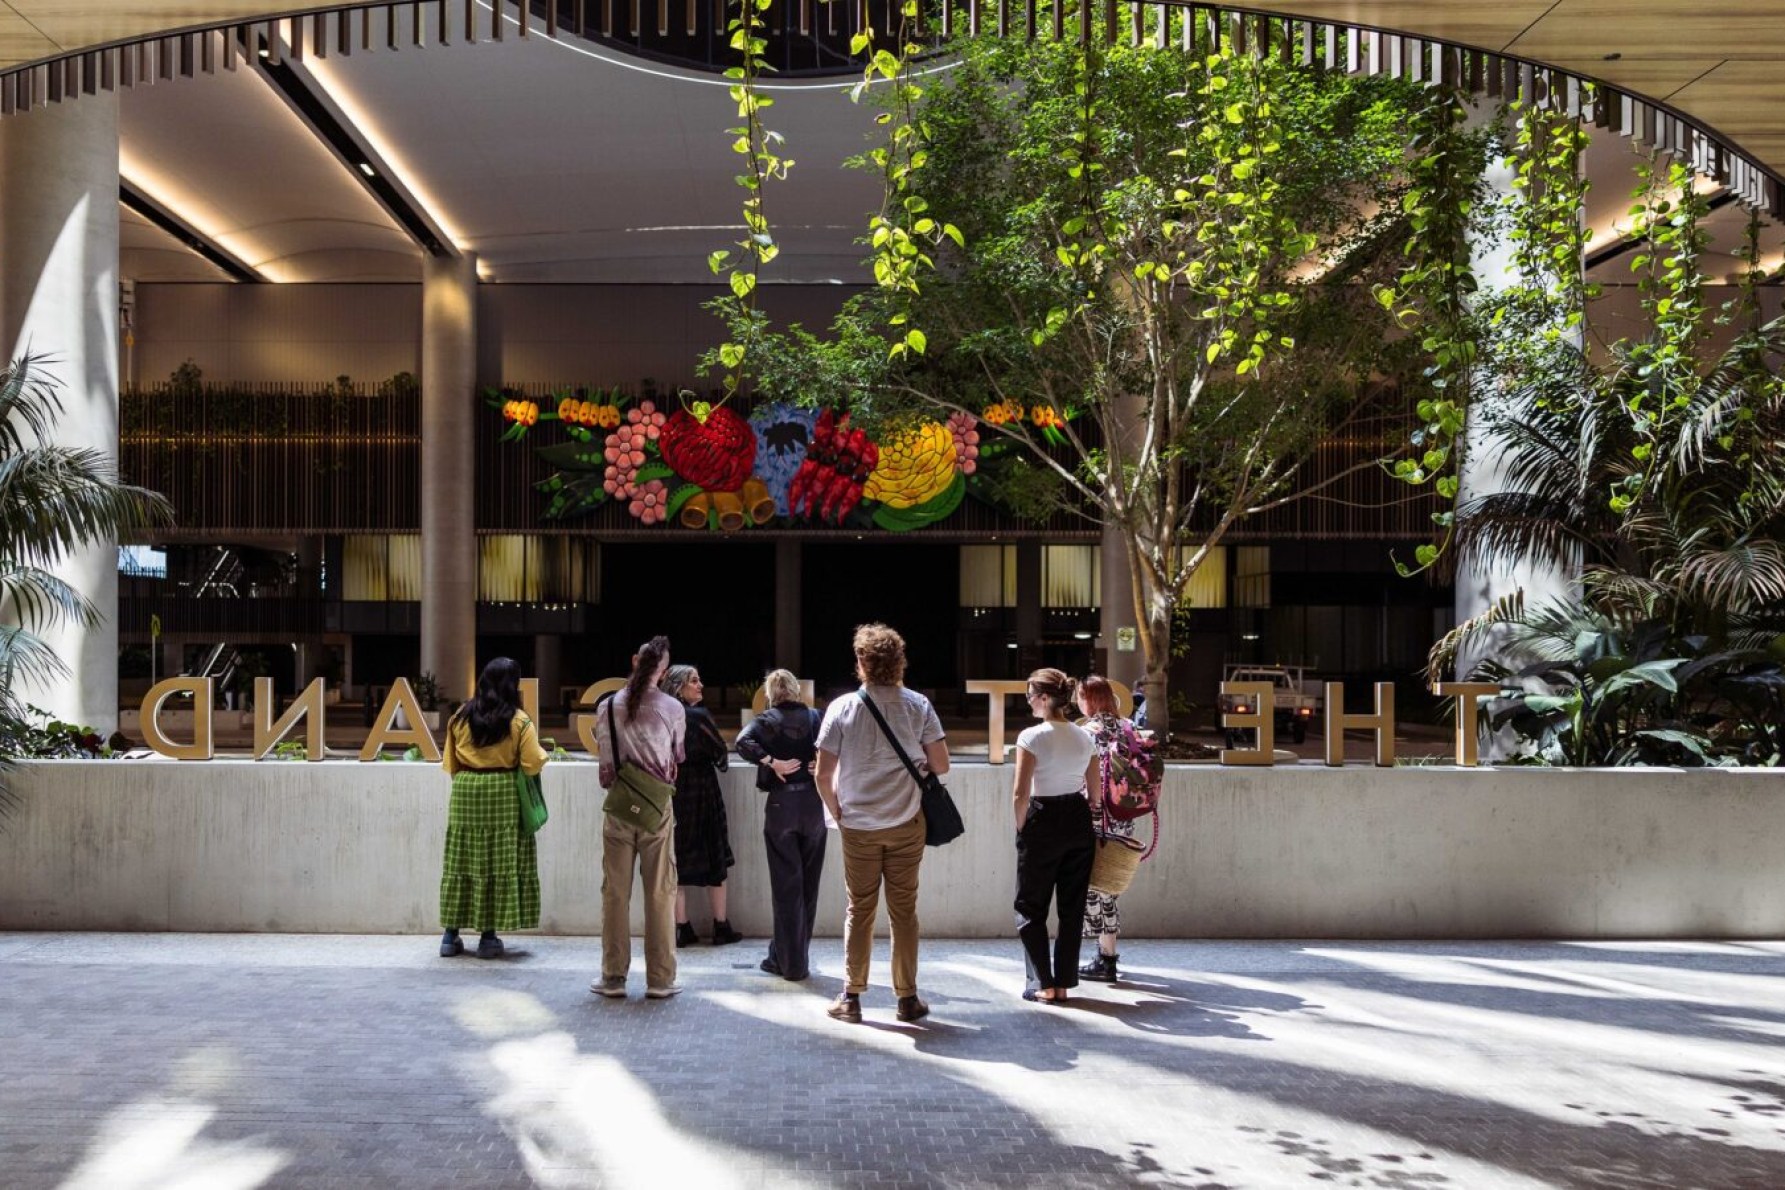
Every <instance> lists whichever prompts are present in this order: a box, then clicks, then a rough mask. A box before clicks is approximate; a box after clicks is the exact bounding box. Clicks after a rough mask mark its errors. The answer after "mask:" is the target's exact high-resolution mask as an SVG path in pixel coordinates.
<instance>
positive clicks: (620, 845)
mask: <svg viewBox="0 0 1785 1190" xmlns="http://www.w3.org/2000/svg"><path fill="white" fill-rule="evenodd" d="M601 817H602V823H601V975H602V978H604V979H625V978H626V970H627V968H628V967H630V966H631V965H632V871H633V867H634V862H635V861H636V865H637V868H638V872H639V875H640V877H641V878H642V879H643V881H644V886H645V983H646V985H647V986H648V987H653V988H666V987H668V986H669V985H671V984H672V983H674V982H675V981H676V844H675V838H676V822H675V815H674V814H665V815H664V816H663V825H662V826H661V827H659V828H657V830H655V831H651V832H647V831H642V830H640V829H639V828H638V827H636V826H632V825H631V824H629V823H625V822H621V821H620V820H619V819H617V818H615V817H614V816H613V815H611V814H603V815H602V816H601Z"/></svg>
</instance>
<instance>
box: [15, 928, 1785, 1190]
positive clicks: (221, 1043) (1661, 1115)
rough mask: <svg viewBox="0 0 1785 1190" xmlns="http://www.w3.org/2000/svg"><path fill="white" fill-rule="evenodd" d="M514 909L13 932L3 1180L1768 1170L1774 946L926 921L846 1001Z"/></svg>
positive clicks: (1714, 1178)
mask: <svg viewBox="0 0 1785 1190" xmlns="http://www.w3.org/2000/svg"><path fill="white" fill-rule="evenodd" d="M517 941H520V942H521V943H522V944H523V945H524V946H525V947H526V948H527V950H528V952H529V953H526V954H524V955H517V956H514V957H511V958H509V959H507V960H504V961H501V962H487V963H486V962H479V961H477V960H476V959H472V958H460V959H454V960H442V959H439V958H436V957H434V956H433V953H432V952H433V948H434V940H433V939H431V938H389V937H371V938H358V937H297V936H279V937H273V936H205V935H97V934H82V935H65V934H11V935H0V972H3V973H4V974H3V977H0V1186H6V1187H37V1186H58V1185H66V1186H77V1187H83V1188H86V1187H91V1188H94V1190H131V1188H137V1187H143V1188H147V1187H166V1186H205V1187H211V1188H216V1190H233V1188H245V1187H252V1186H259V1185H270V1186H336V1185H340V1186H349V1185H359V1186H434V1185H458V1186H478V1187H482V1186H526V1185H530V1184H538V1185H545V1186H583V1185H591V1186H594V1185H604V1186H640V1187H649V1188H650V1190H680V1188H681V1187H701V1188H703V1190H704V1188H707V1187H728V1186H758V1185H760V1186H776V1187H780V1186H795V1187H797V1186H828V1185H850V1186H854V1185H874V1186H879V1185H888V1184H904V1185H923V1186H941V1185H951V1186H952V1185H1025V1186H1034V1187H1055V1186H1109V1185H1135V1184H1147V1185H1169V1186H1199V1187H1218V1186H1233V1187H1239V1186H1294V1185H1305V1184H1317V1185H1331V1186H1387V1187H1397V1186H1409V1187H1413V1186H1417V1187H1440V1186H1455V1187H1478V1186H1536V1185H1563V1186H1668V1187H1675V1186H1704V1187H1730V1186H1754V1187H1763V1186H1764V1187H1776V1186H1785V1048H1782V1044H1785V978H1782V973H1785V944H1753V943H1746V944H1720V943H1703V944H1695V943H1671V944H1668V943H1655V944H1643V943H1600V944H1591V945H1570V944H1472V943H1447V942H1433V943H1392V944H1389V943H1364V942H1317V943H1288V942H1286V943H1199V942H1169V943H1167V942H1150V941H1139V940H1135V941H1130V942H1129V943H1127V946H1126V950H1127V953H1126V954H1125V955H1124V970H1125V972H1126V973H1128V974H1129V975H1130V976H1131V978H1130V979H1129V980H1128V981H1127V982H1125V983H1124V984H1123V985H1121V986H1120V987H1118V988H1116V989H1113V990H1107V989H1099V988H1086V989H1083V991H1084V995H1083V996H1082V998H1081V999H1080V1000H1079V1001H1078V1002H1077V1003H1076V1004H1075V1005H1074V1006H1072V1007H1070V1008H1045V1007H1041V1006H1036V1005H1029V1004H1025V1003H1023V1002H1022V1001H1021V1000H1019V999H1018V997H1017V991H1018V989H1019V987H1020V963H1019V960H1018V958H1017V953H1016V948H1015V944H1014V943H1011V944H1008V945H999V944H995V943H968V942H931V943H926V944H925V946H924V951H923V972H922V984H923V988H924V991H925V994H926V995H927V996H928V998H929V999H930V1001H931V1003H932V1004H933V1006H934V1009H935V1012H934V1015H933V1016H932V1017H931V1018H930V1019H929V1020H927V1021H924V1022H922V1023H921V1024H918V1025H900V1024H897V1023H896V1022H894V1020H893V1016H892V1011H891V1010H892V1000H891V996H890V993H886V992H878V993H877V994H872V995H871V996H870V997H869V998H868V1000H867V1001H866V1006H867V1010H868V1012H867V1020H866V1021H865V1022H864V1023H863V1024H861V1025H857V1026H848V1025H842V1024H838V1023H836V1022H833V1021H831V1020H829V1019H828V1018H827V1017H826V1016H825V1015H824V1006H825V1003H826V999H827V997H828V996H830V995H834V994H835V992H836V991H837V988H838V983H837V979H836V976H837V973H838V970H839V947H838V944H837V943H836V942H834V941H827V942H824V943H821V944H820V945H819V947H818V967H819V969H820V974H819V975H817V976H815V977H814V979H813V980H812V981H811V982H810V983H809V984H807V985H805V986H797V985H793V984H788V983H785V982H783V981H780V980H776V979H771V978H769V977H767V976H765V975H762V974H761V973H760V972H758V971H756V970H755V962H756V960H757V958H758V957H759V956H760V946H759V944H758V943H756V942H754V941H752V942H746V943H744V944H741V945H738V946H734V947H729V948H723V949H713V948H706V947H702V948H697V949H692V950H687V951H683V952H682V954H683V956H684V957H683V967H682V971H683V982H684V983H685V984H686V985H687V989H688V990H687V991H686V993H685V994H684V995H682V996H681V997H680V998H679V999H676V1000H670V1001H663V1002H658V1001H646V1000H644V999H643V998H642V996H641V995H640V992H641V991H642V984H641V983H640V976H641V975H642V971H641V970H640V967H642V962H641V963H638V964H635V969H634V981H633V988H632V991H633V995H632V998H631V999H628V1000H624V1001H608V1000H601V999H598V998H596V997H593V996H591V995H589V993H588V991H587V990H586V989H587V985H588V981H589V978H590V976H591V975H592V974H593V973H594V970H595V967H596V963H597V954H598V945H597V943H596V942H595V941H594V940H592V939H560V938H530V939H524V940H517ZM635 947H636V944H635ZM884 972H885V967H884V955H883V954H882V955H877V956H876V975H877V976H878V977H880V978H884Z"/></svg>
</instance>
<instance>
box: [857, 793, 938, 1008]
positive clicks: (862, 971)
mask: <svg viewBox="0 0 1785 1190" xmlns="http://www.w3.org/2000/svg"><path fill="white" fill-rule="evenodd" d="M840 833H841V834H842V836H843V886H844V887H845V888H846V889H847V890H848V892H849V910H848V913H847V914H846V915H845V917H844V919H843V953H844V955H845V958H846V963H847V966H848V978H849V991H850V992H852V993H854V994H856V995H860V994H861V993H862V992H865V991H867V989H868V960H869V958H870V957H871V956H872V955H873V953H874V916H875V913H876V911H877V910H878V909H879V907H880V886H881V884H882V883H883V882H884V883H885V885H886V916H887V919H888V920H889V921H890V922H891V923H892V985H893V992H894V993H895V994H897V995H900V996H915V995H917V870H918V867H919V866H920V865H921V864H922V863H923V851H924V847H923V835H924V821H923V812H922V811H919V812H918V814H917V816H916V817H915V818H913V819H912V820H911V821H910V822H907V823H905V824H904V825H903V826H889V827H886V828H884V829H882V830H872V831H862V830H850V829H849V828H848V827H846V826H845V827H842V828H841V830H840Z"/></svg>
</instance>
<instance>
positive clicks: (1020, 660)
mask: <svg viewBox="0 0 1785 1190" xmlns="http://www.w3.org/2000/svg"><path fill="white" fill-rule="evenodd" d="M1016 656H1017V676H1019V677H1027V676H1028V675H1029V674H1031V673H1033V672H1034V671H1035V670H1037V669H1039V668H1041V543H1040V542H1039V541H1019V542H1017V546H1016Z"/></svg>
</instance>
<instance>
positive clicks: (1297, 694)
mask: <svg viewBox="0 0 1785 1190" xmlns="http://www.w3.org/2000/svg"><path fill="white" fill-rule="evenodd" d="M1221 680H1222V682H1224V683H1225V682H1263V683H1265V684H1266V685H1268V686H1270V688H1271V710H1272V715H1271V718H1272V720H1273V721H1274V722H1275V723H1276V729H1277V734H1279V735H1281V734H1283V733H1285V732H1287V733H1288V734H1289V738H1290V739H1292V740H1294V741H1295V742H1296V743H1298V744H1299V743H1301V742H1302V741H1303V740H1305V739H1307V738H1308V726H1309V725H1310V724H1311V723H1313V722H1314V718H1315V716H1317V715H1319V714H1320V701H1321V700H1320V696H1319V695H1318V694H1313V693H1310V692H1309V691H1310V687H1309V684H1308V683H1307V682H1306V680H1305V679H1304V678H1303V677H1302V667H1301V666H1299V665H1294V666H1290V665H1230V666H1228V667H1227V672H1226V673H1224V674H1223V675H1222V677H1221ZM1255 710H1257V708H1256V707H1254V706H1253V705H1252V702H1251V700H1250V699H1247V698H1242V697H1240V696H1238V695H1234V694H1223V695H1222V696H1221V713H1222V714H1223V715H1249V714H1251V713H1253V712H1254V711H1255ZM1222 730H1223V731H1224V732H1225V733H1226V736H1227V746H1228V747H1229V748H1237V747H1239V746H1240V736H1241V734H1242V730H1243V729H1241V728H1231V727H1230V728H1223V729H1222Z"/></svg>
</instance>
